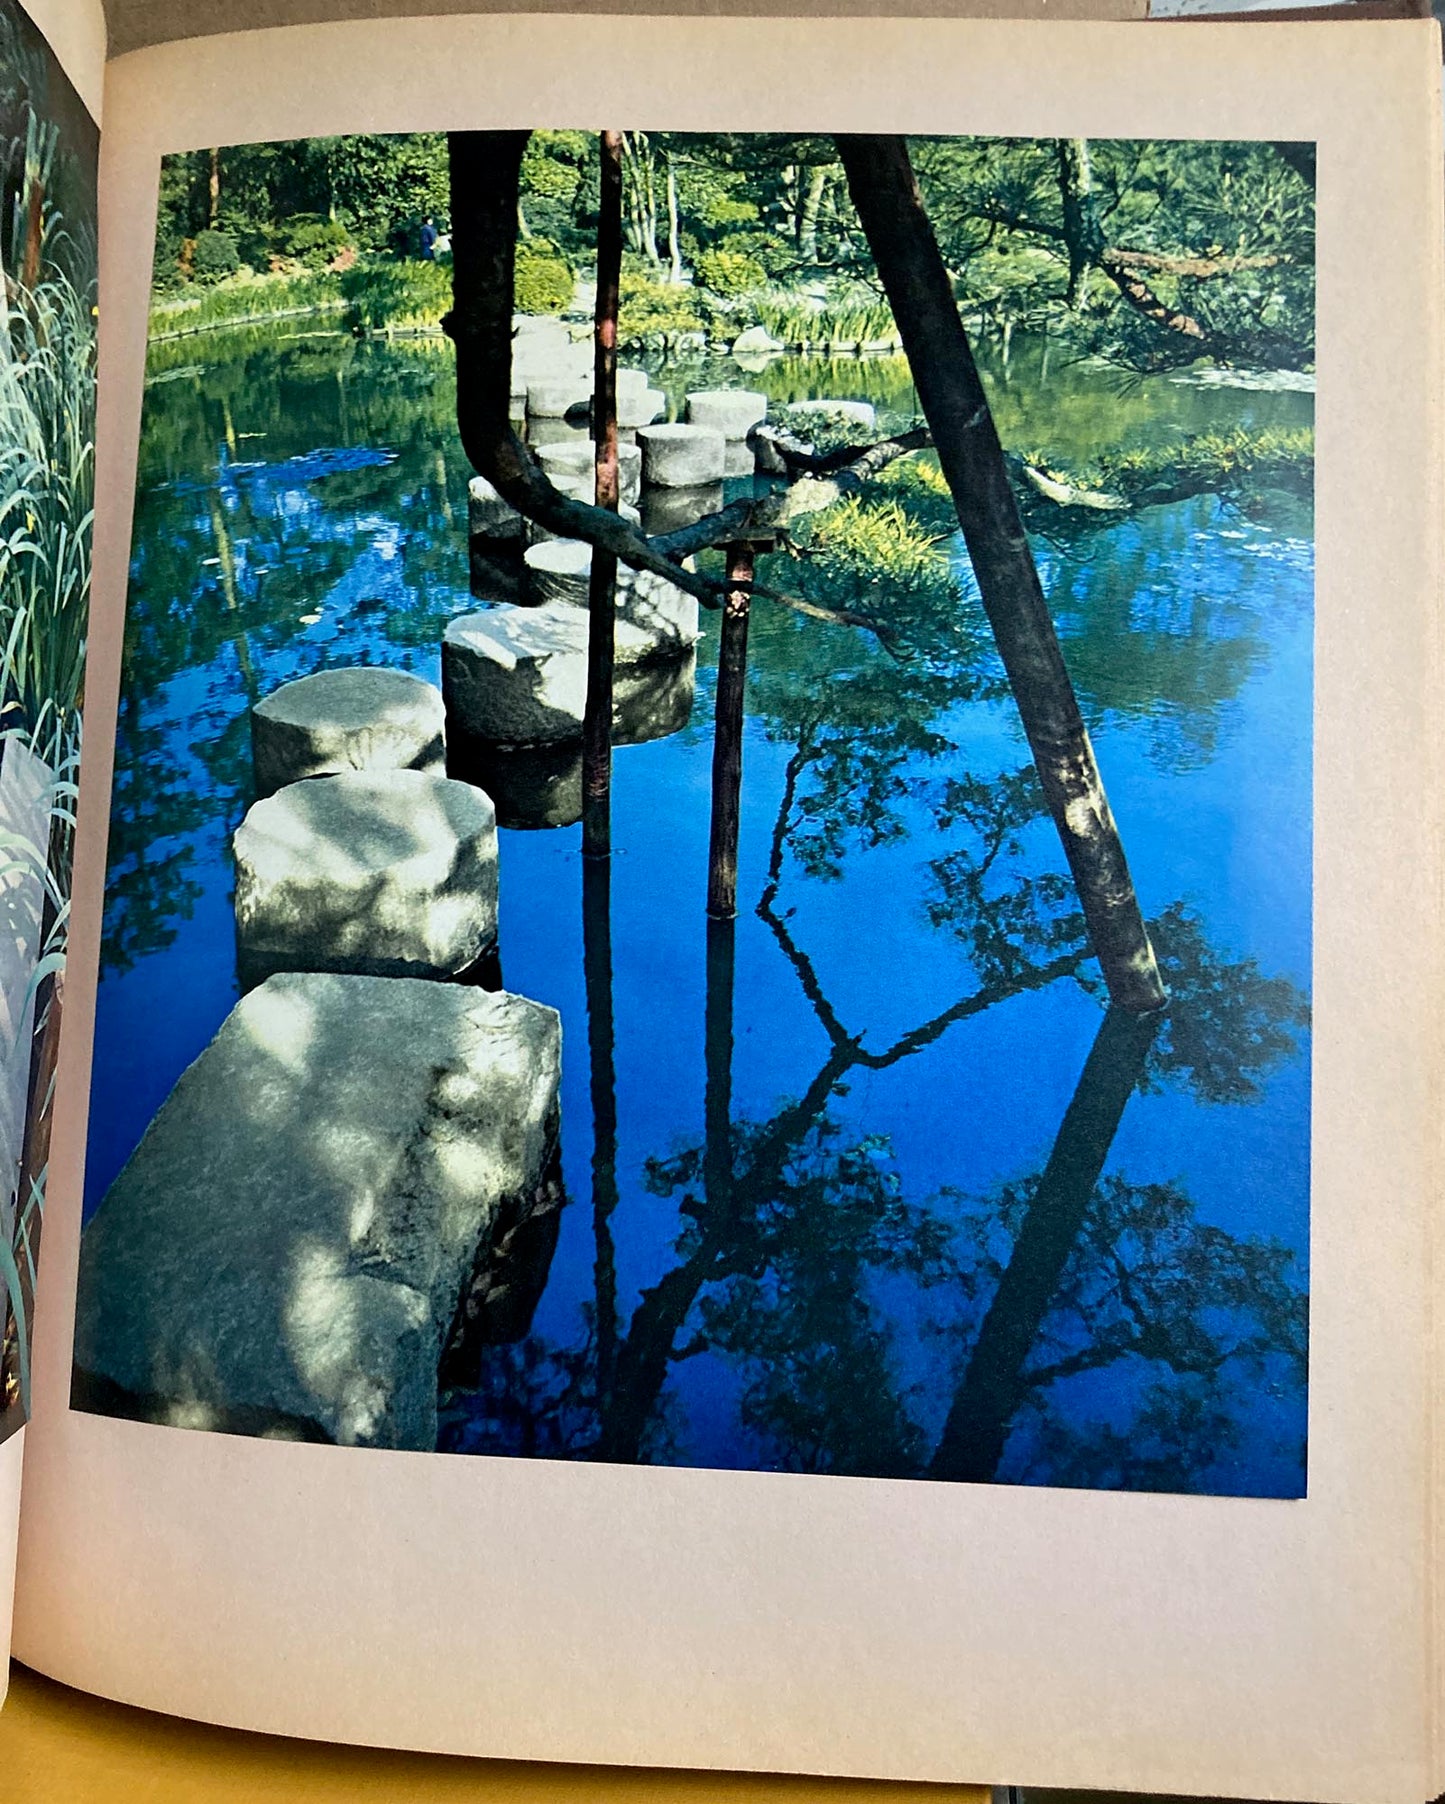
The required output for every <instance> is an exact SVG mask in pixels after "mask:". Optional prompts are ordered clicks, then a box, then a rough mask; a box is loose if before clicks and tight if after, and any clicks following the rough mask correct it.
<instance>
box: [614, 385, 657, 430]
mask: <svg viewBox="0 0 1445 1804" xmlns="http://www.w3.org/2000/svg"><path fill="white" fill-rule="evenodd" d="M666 412H667V396H666V395H665V394H664V393H663V392H662V390H661V389H660V388H644V389H639V390H637V391H636V392H634V393H628V394H624V393H623V392H622V391H621V390H620V389H619V391H618V394H617V429H618V431H619V432H636V431H637V430H638V429H639V427H642V426H650V425H651V424H652V422H653V421H654V420H660V419H661V418H662V416H663V415H664V414H665V413H666Z"/></svg>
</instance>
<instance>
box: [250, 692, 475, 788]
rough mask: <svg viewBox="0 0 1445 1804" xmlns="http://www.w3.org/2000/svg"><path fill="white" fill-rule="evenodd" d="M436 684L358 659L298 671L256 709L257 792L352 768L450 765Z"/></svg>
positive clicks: (253, 755) (428, 768)
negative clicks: (358, 662) (304, 673)
mask: <svg viewBox="0 0 1445 1804" xmlns="http://www.w3.org/2000/svg"><path fill="white" fill-rule="evenodd" d="M444 730H445V713H444V710H443V708H442V698H441V694H440V692H439V691H438V690H437V688H436V686H435V685H434V684H432V683H424V682H423V681H422V680H421V678H420V677H414V676H411V675H409V674H408V673H407V672H406V671H404V670H387V669H385V668H382V667H377V666H373V665H351V666H347V667H344V668H341V669H337V670H318V671H317V672H315V674H314V675H312V676H306V677H298V678H297V680H296V681H295V682H294V683H283V684H282V685H281V687H280V688H279V689H276V690H273V691H272V693H271V694H270V695H268V696H266V697H265V698H264V700H262V701H259V702H257V703H256V705H255V707H254V708H253V709H252V710H251V759H252V764H253V767H254V771H255V778H256V794H257V795H258V796H268V795H271V794H272V793H273V792H274V791H275V790H278V789H281V788H283V787H284V786H285V785H286V784H288V783H296V782H299V781H300V780H301V779H302V778H303V777H325V776H333V775H335V774H337V773H338V772H341V771H348V770H420V771H433V772H436V773H437V774H438V775H440V774H441V772H442V771H444V770H445V768H446V746H445V744H444V741H443V733H444Z"/></svg>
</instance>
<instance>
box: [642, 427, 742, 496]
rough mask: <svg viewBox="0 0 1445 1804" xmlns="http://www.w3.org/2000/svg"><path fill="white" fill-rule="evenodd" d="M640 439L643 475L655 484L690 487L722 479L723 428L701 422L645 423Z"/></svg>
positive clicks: (664, 486) (725, 443) (724, 450)
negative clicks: (710, 427)
mask: <svg viewBox="0 0 1445 1804" xmlns="http://www.w3.org/2000/svg"><path fill="white" fill-rule="evenodd" d="M637 442H638V444H639V445H640V446H641V447H642V479H643V481H644V482H646V483H650V484H652V485H654V486H655V487H658V488H665V489H691V488H698V487H700V486H702V485H703V484H705V483H713V482H721V481H722V479H723V471H724V469H725V468H726V464H727V450H726V446H727V440H726V439H725V438H724V437H723V435H722V433H720V432H709V431H707V430H706V429H705V428H704V427H702V426H645V427H644V428H643V429H642V431H641V432H639V433H638V435H637Z"/></svg>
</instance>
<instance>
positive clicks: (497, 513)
mask: <svg viewBox="0 0 1445 1804" xmlns="http://www.w3.org/2000/svg"><path fill="white" fill-rule="evenodd" d="M525 524H526V522H525V521H524V520H523V518H522V516H521V515H520V514H519V513H518V512H517V510H516V508H514V507H513V506H512V505H511V503H510V502H507V501H503V499H502V497H501V496H500V495H499V494H498V493H497V491H496V489H495V488H494V487H493V486H492V484H491V483H490V482H488V481H487V479H486V477H485V476H474V477H473V478H472V479H471V481H470V482H469V483H468V484H467V531H468V533H469V534H470V535H471V537H472V538H474V539H487V540H491V541H494V542H497V543H506V542H508V541H510V540H514V539H520V538H521V536H522V528H523V527H524V526H525Z"/></svg>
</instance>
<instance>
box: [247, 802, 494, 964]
mask: <svg viewBox="0 0 1445 1804" xmlns="http://www.w3.org/2000/svg"><path fill="white" fill-rule="evenodd" d="M232 847H233V850H234V852H235V856H236V941H237V946H238V948H239V950H240V954H241V962H242V966H243V975H244V976H245V977H247V978H248V979H249V978H254V977H255V976H256V975H258V974H261V973H270V972H273V971H340V972H352V973H356V974H360V975H363V976H372V977H438V978H445V977H455V976H456V975H457V974H458V973H459V972H462V971H465V970H466V969H467V968H468V967H469V966H471V965H474V964H476V962H477V960H478V959H479V958H481V956H482V955H483V953H485V952H486V951H487V950H488V949H489V948H490V947H491V946H492V945H493V944H494V943H495V941H496V937H497V829H496V816H495V813H494V811H493V808H492V804H491V801H490V800H489V799H488V797H487V796H485V795H484V794H483V793H482V791H481V790H479V789H473V788H472V787H471V785H470V784H467V783H455V782H453V781H452V780H451V779H450V778H448V777H436V776H429V775H427V774H426V773H425V772H422V771H412V770H393V771H351V772H348V773H347V774H346V775H345V776H339V777H317V778H315V779H314V780H312V781H311V782H308V783H292V784H289V785H288V786H287V787H286V788H285V789H282V790H278V791H277V793H276V794H275V795H273V796H269V797H267V799H266V800H265V801H262V802H257V803H256V804H255V805H254V806H253V807H252V808H251V809H250V810H249V812H248V813H247V815H246V818H245V819H244V820H243V821H242V822H241V825H240V826H239V827H238V828H237V829H236V833H235V836H234V838H233V840H232Z"/></svg>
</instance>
